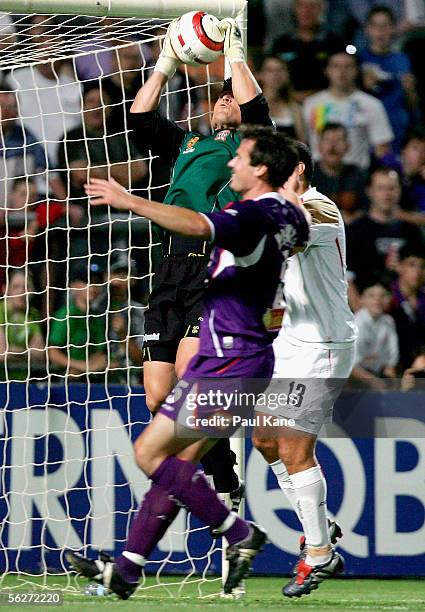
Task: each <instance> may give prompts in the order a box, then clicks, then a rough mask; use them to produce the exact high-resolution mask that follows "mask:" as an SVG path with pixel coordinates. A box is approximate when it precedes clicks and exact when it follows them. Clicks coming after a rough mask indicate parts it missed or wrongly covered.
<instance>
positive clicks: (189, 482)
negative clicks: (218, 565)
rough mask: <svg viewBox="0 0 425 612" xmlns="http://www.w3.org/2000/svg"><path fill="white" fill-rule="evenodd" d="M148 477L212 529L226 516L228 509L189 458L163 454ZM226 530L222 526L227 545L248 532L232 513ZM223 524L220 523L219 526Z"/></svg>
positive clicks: (243, 523)
mask: <svg viewBox="0 0 425 612" xmlns="http://www.w3.org/2000/svg"><path fill="white" fill-rule="evenodd" d="M151 479H152V480H153V482H154V483H156V484H157V485H159V486H160V487H161V489H164V490H165V491H167V492H168V494H169V495H171V496H172V497H174V498H175V499H176V500H178V501H179V502H181V503H182V504H183V505H184V506H186V508H188V509H189V510H190V511H191V512H193V514H194V515H195V516H196V517H198V518H199V519H201V521H203V522H204V523H206V524H207V525H209V526H210V527H212V528H216V527H220V526H222V525H223V523H224V522H225V521H226V519H229V517H230V515H231V512H230V510H229V509H228V508H227V507H226V506H225V505H224V504H223V503H222V502H221V501H220V500H219V498H218V497H217V494H216V492H215V491H214V490H213V489H211V487H210V486H209V484H208V482H207V480H206V478H205V476H204V474H203V473H202V472H201V471H200V470H199V469H198V468H197V467H196V466H194V465H193V464H192V463H190V462H189V461H182V460H181V459H178V458H177V457H174V456H172V457H167V458H166V459H165V460H164V461H163V462H162V463H161V465H160V466H159V468H157V469H156V470H155V472H154V473H153V474H152V476H151ZM229 522H230V525H229V527H228V528H227V529H225V528H224V529H222V532H223V533H225V535H226V538H227V539H228V536H229V535H230V539H231V541H229V543H230V544H234V543H236V542H239V541H240V540H243V539H244V538H245V537H246V536H247V535H248V533H249V527H248V523H247V522H246V521H243V520H242V519H240V518H238V517H236V519H235V520H233V516H231V519H230V521H229ZM223 527H224V526H223Z"/></svg>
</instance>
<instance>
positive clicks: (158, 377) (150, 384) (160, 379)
mask: <svg viewBox="0 0 425 612" xmlns="http://www.w3.org/2000/svg"><path fill="white" fill-rule="evenodd" d="M144 353H145V355H146V353H147V348H145V349H144ZM175 384H176V375H175V370H174V363H168V362H166V361H149V360H148V359H146V358H145V359H144V361H143V386H144V388H145V393H146V405H147V407H148V408H149V410H150V412H152V413H155V412H156V411H157V409H158V408H159V406H160V405H161V404H162V402H163V401H164V400H165V398H166V397H167V395H168V394H169V393H170V391H171V390H172V388H173V387H174V385H175Z"/></svg>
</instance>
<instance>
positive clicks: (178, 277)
mask: <svg viewBox="0 0 425 612" xmlns="http://www.w3.org/2000/svg"><path fill="white" fill-rule="evenodd" d="M208 261H209V258H208V256H203V257H202V256H193V257H190V256H189V257H188V256H174V257H173V256H171V257H165V258H164V259H163V260H162V261H161V262H160V263H159V264H158V265H157V266H156V269H155V276H154V282H153V287H152V293H151V294H150V297H149V307H148V309H147V311H146V313H145V338H144V344H143V359H144V360H145V361H165V362H168V363H175V361H176V354H177V349H178V346H179V342H180V340H181V339H182V338H198V336H199V330H200V325H201V321H202V299H203V295H204V292H205V280H206V277H207V265H208Z"/></svg>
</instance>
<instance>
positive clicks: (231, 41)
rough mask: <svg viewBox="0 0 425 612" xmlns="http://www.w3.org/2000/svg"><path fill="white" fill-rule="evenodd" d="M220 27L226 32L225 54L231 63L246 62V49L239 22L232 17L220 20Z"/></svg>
mask: <svg viewBox="0 0 425 612" xmlns="http://www.w3.org/2000/svg"><path fill="white" fill-rule="evenodd" d="M219 26H220V29H221V30H222V32H223V33H224V55H225V56H226V58H227V60H228V62H229V64H233V63H234V62H245V61H246V57H245V51H244V48H243V44H242V36H241V31H240V29H239V26H238V24H237V23H236V21H235V20H234V19H232V18H231V17H227V18H226V19H222V20H221V21H220V24H219Z"/></svg>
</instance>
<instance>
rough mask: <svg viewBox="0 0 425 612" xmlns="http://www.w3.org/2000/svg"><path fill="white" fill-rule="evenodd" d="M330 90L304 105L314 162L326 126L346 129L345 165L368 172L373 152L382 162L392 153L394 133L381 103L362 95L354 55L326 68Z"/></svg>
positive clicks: (334, 59) (332, 61) (341, 55)
mask: <svg viewBox="0 0 425 612" xmlns="http://www.w3.org/2000/svg"><path fill="white" fill-rule="evenodd" d="M326 75H327V77H328V79H329V87H328V89H325V90H323V91H321V92H319V93H317V94H315V95H314V96H310V97H309V98H307V99H306V100H305V102H304V104H303V112H304V119H305V123H306V125H307V130H308V139H309V142H310V146H311V148H312V152H313V155H314V157H315V159H317V158H318V157H319V152H318V138H319V134H320V131H321V130H322V129H323V126H324V125H325V124H326V123H329V122H332V123H341V124H342V125H344V126H345V127H346V128H347V131H348V139H349V142H350V149H349V150H348V152H347V154H346V155H345V158H344V161H345V162H347V163H351V164H356V165H357V166H359V167H360V168H364V169H367V168H369V166H370V161H371V157H370V151H371V149H372V151H373V153H374V154H375V156H376V157H377V158H378V159H379V158H381V157H382V156H383V155H385V154H387V153H388V152H389V151H390V149H391V141H392V139H393V132H392V129H391V126H390V123H389V121H388V117H387V114H386V112H385V109H384V107H383V105H382V103H381V102H380V101H379V100H377V99H376V98H374V97H373V96H371V95H369V94H367V93H365V92H363V91H360V90H359V89H358V87H357V84H356V79H357V76H358V68H357V60H356V57H355V56H354V55H348V54H347V53H336V54H334V55H332V56H331V57H330V59H329V62H328V66H327V68H326Z"/></svg>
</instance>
